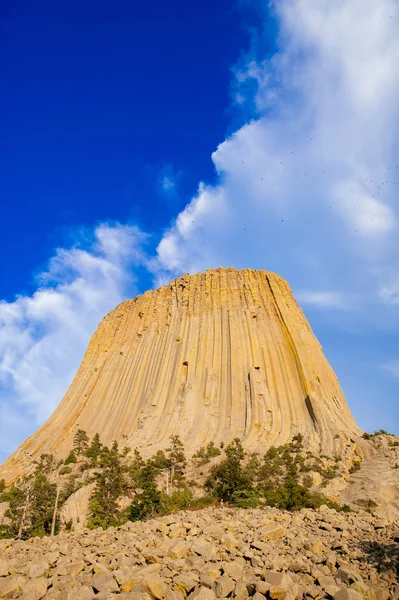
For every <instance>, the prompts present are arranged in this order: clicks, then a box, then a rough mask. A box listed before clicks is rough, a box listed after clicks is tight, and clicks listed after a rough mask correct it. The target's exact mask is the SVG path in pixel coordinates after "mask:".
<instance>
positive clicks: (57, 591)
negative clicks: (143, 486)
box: [0, 506, 399, 600]
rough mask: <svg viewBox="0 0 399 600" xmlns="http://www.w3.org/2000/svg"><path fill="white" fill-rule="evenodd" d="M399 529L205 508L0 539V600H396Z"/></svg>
mask: <svg viewBox="0 0 399 600" xmlns="http://www.w3.org/2000/svg"><path fill="white" fill-rule="evenodd" d="M398 525H399V523H396V525H395V524H394V525H387V524H385V523H383V522H380V521H378V520H377V519H376V518H375V517H373V516H372V515H370V514H369V513H367V512H361V513H358V514H355V513H338V512H336V511H335V510H333V509H329V508H327V507H324V506H323V507H321V508H320V509H319V510H316V511H313V510H310V509H303V510H302V511H301V512H299V513H287V512H284V511H280V510H277V509H273V508H270V507H265V508H260V509H253V510H244V509H230V508H227V507H226V508H224V507H220V508H207V509H204V510H202V511H198V512H181V513H178V514H174V515H170V516H167V517H160V518H158V519H153V520H149V521H147V522H137V523H131V522H129V523H126V524H125V525H123V526H122V527H119V528H110V529H108V530H106V531H103V530H102V529H97V530H94V531H89V530H86V531H84V532H80V533H75V534H73V533H72V534H66V533H63V534H60V535H58V536H56V537H53V538H51V537H45V538H31V539H29V540H27V541H15V540H2V541H0V598H23V599H25V600H39V599H40V598H54V599H59V600H90V599H92V598H95V599H96V600H108V599H111V598H125V599H132V600H163V599H165V600H184V599H185V598H186V597H188V598H190V600H216V599H217V598H238V599H240V600H246V599H247V598H249V597H252V598H253V599H254V600H264V599H265V598H270V599H272V600H280V599H281V600H283V599H284V600H294V599H295V598H298V599H302V598H312V599H314V600H317V599H318V598H334V599H336V600H362V598H366V599H367V598H370V599H372V600H388V599H392V600H394V599H399V584H398V580H397V575H398V564H399V529H398Z"/></svg>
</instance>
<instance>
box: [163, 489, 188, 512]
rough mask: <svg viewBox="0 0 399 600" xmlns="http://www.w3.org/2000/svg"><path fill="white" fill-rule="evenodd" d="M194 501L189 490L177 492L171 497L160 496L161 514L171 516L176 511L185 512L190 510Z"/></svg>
mask: <svg viewBox="0 0 399 600" xmlns="http://www.w3.org/2000/svg"><path fill="white" fill-rule="evenodd" d="M192 500H193V496H192V494H191V492H190V490H188V489H182V490H175V491H174V492H173V493H172V494H171V495H170V496H167V495H166V494H161V495H160V503H159V512H160V513H161V514H169V513H171V512H174V511H175V510H184V509H185V508H188V507H189V506H190V505H191V503H192Z"/></svg>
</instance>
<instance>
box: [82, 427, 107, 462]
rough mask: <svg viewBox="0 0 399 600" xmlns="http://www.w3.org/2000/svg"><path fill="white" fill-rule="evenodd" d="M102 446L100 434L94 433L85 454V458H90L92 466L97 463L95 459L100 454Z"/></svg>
mask: <svg viewBox="0 0 399 600" xmlns="http://www.w3.org/2000/svg"><path fill="white" fill-rule="evenodd" d="M102 447H103V445H102V443H101V442H100V436H99V435H98V433H96V434H94V436H93V439H92V441H91V443H90V446H89V447H88V448H87V450H86V456H87V458H90V459H91V464H92V466H94V465H95V464H96V463H97V459H98V457H99V456H100V454H101V449H102Z"/></svg>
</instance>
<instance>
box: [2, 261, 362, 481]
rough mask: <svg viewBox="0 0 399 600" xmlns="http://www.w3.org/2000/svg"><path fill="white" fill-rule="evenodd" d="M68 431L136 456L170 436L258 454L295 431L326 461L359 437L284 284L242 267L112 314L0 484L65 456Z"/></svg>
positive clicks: (164, 290) (200, 277)
mask: <svg viewBox="0 0 399 600" xmlns="http://www.w3.org/2000/svg"><path fill="white" fill-rule="evenodd" d="M78 428H81V429H84V430H86V431H87V433H88V434H89V435H90V436H92V435H93V434H94V433H99V434H100V436H101V439H102V440H103V441H104V442H105V443H110V442H111V441H112V440H113V439H118V441H119V442H120V443H121V444H122V445H127V446H130V447H132V448H134V447H140V448H142V449H143V452H144V454H146V453H147V454H152V453H153V452H155V451H156V450H157V449H159V448H164V447H165V446H166V445H168V443H169V438H170V436H171V435H172V434H178V435H179V436H180V437H181V439H182V440H183V442H184V444H185V446H186V448H187V450H188V453H189V454H190V453H192V452H193V451H195V449H197V448H198V447H200V446H202V445H204V444H206V443H208V442H209V441H214V442H215V443H216V444H219V443H220V442H222V441H223V442H225V443H226V442H227V441H229V440H231V439H233V438H234V437H237V436H238V437H240V438H241V439H243V441H244V445H245V447H246V448H247V449H253V450H255V449H258V450H264V449H266V448H267V447H269V446H271V445H278V444H283V443H286V442H287V441H288V440H289V439H290V438H292V436H294V435H295V434H297V433H303V434H304V436H305V440H306V445H307V446H308V447H309V448H310V449H313V450H314V451H317V452H318V451H322V452H324V453H326V454H330V455H332V454H334V453H337V452H339V453H342V451H343V449H344V448H345V447H346V446H348V445H351V443H352V445H353V442H356V441H358V437H357V436H358V435H359V434H360V433H361V432H360V430H359V429H358V427H357V426H356V423H355V421H354V419H353V417H352V415H351V413H350V411H349V408H348V406H347V404H346V401H345V398H344V396H343V394H342V391H341V389H340V386H339V383H338V381H337V377H336V376H335V374H334V372H333V370H332V369H331V367H330V365H329V364H328V362H327V360H326V359H325V357H324V355H323V352H322V349H321V347H320V344H319V343H318V341H317V340H316V338H315V336H314V335H313V333H312V331H311V328H310V326H309V324H308V322H307V320H306V318H305V316H304V314H303V312H302V310H301V309H300V307H299V306H298V304H297V303H296V301H295V299H294V297H293V295H292V292H291V290H290V287H289V285H288V284H287V282H286V281H284V280H283V279H282V278H281V277H280V276H278V275H276V274H274V273H269V272H267V271H253V270H250V269H245V270H243V271H236V270H235V269H216V270H209V271H206V272H205V273H198V274H196V275H192V276H189V275H184V276H182V277H180V278H178V279H176V280H175V281H173V282H172V283H171V284H170V285H165V286H163V287H161V288H159V289H157V290H154V291H148V292H146V293H145V294H143V295H142V296H139V297H137V298H135V299H134V300H128V301H126V302H123V303H122V304H120V305H119V306H118V307H117V308H115V310H113V311H111V312H110V313H109V314H108V315H107V316H106V317H105V318H104V319H103V321H102V322H101V323H100V325H99V327H98V328H97V330H96V332H95V333H94V335H93V337H92V339H91V341H90V344H89V346H88V349H87V352H86V354H85V356H84V359H83V361H82V364H81V366H80V368H79V370H78V372H77V374H76V377H75V378H74V380H73V382H72V384H71V386H70V388H69V390H68V391H67V393H66V395H65V397H64V399H63V400H62V402H61V403H60V405H59V407H58V408H57V409H56V411H55V412H54V413H53V415H52V416H51V417H50V418H49V420H48V421H47V422H46V423H45V424H44V425H43V427H41V428H40V429H39V430H38V431H37V432H36V433H35V434H34V435H32V436H31V437H30V438H28V439H27V440H26V441H25V442H24V443H23V444H22V445H21V446H20V447H19V448H18V450H17V451H16V452H15V453H14V454H13V455H11V456H10V458H9V459H8V460H7V461H6V462H5V463H4V465H3V466H2V467H1V468H0V477H4V478H5V479H6V481H7V482H11V481H13V480H15V478H16V477H17V476H19V475H20V474H21V473H24V472H26V471H29V469H30V468H31V465H32V462H33V461H32V458H34V457H35V456H37V455H39V454H40V453H42V452H53V453H54V454H55V455H57V456H59V457H62V456H65V455H66V453H67V452H68V451H69V448H70V446H71V443H72V439H73V435H74V432H75V431H76V430H77V429H78ZM351 439H352V442H351ZM360 443H362V442H361V441H360Z"/></svg>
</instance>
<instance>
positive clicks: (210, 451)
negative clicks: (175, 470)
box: [193, 442, 221, 465]
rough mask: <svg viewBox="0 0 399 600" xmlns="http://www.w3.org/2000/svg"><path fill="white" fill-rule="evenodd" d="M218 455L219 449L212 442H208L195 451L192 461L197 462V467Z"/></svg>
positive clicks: (219, 453)
mask: <svg viewBox="0 0 399 600" xmlns="http://www.w3.org/2000/svg"><path fill="white" fill-rule="evenodd" d="M220 455H221V451H220V449H219V448H217V447H216V446H215V444H214V443H213V442H209V444H208V445H207V446H202V447H201V448H200V449H199V450H197V452H196V453H195V454H194V455H193V460H196V461H198V464H199V465H205V464H206V463H208V462H209V461H210V460H211V458H214V457H215V456H220Z"/></svg>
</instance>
